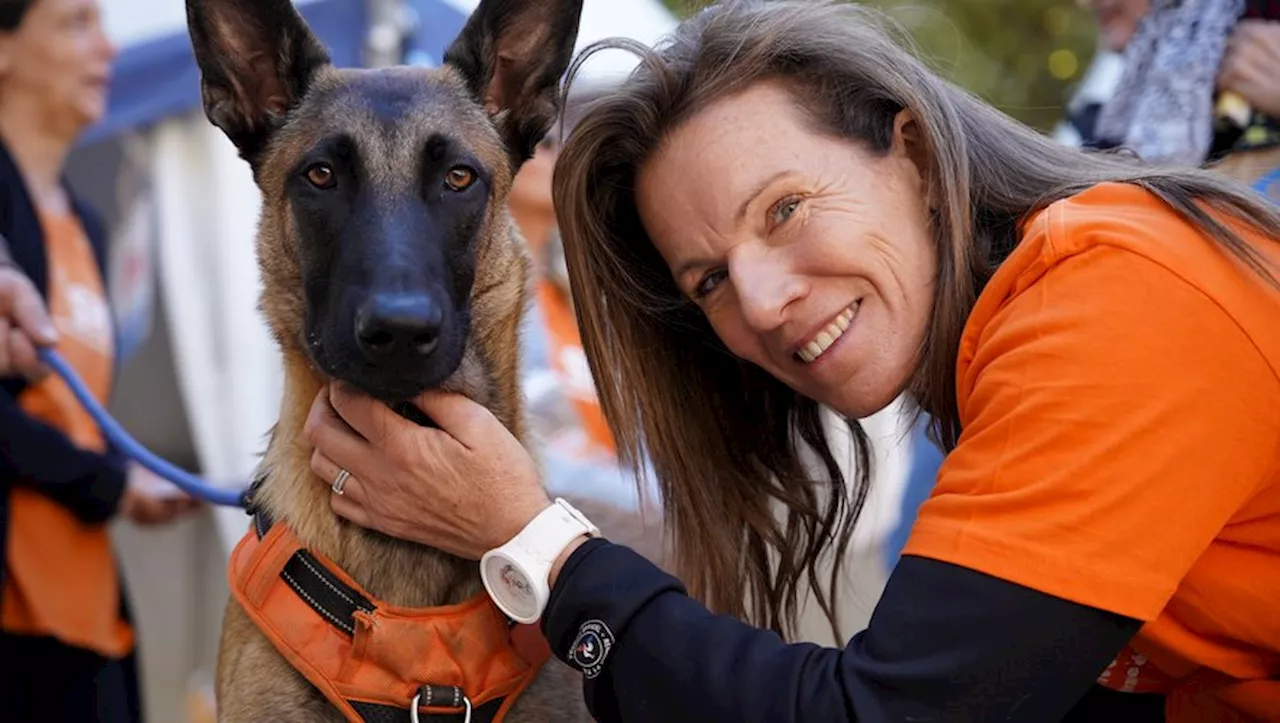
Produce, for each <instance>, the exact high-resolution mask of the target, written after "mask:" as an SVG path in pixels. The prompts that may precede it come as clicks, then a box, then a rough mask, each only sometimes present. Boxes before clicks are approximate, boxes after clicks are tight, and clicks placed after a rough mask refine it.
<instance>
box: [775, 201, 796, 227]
mask: <svg viewBox="0 0 1280 723" xmlns="http://www.w3.org/2000/svg"><path fill="white" fill-rule="evenodd" d="M799 208H800V199H798V198H785V199H783V200H781V201H779V202H778V203H776V204H775V205H774V207H773V208H772V209H770V211H769V220H770V221H771V222H772V223H773V224H774V225H775V226H776V225H778V224H781V223H784V222H785V221H786V220H787V219H789V218H791V216H792V215H794V214H795V212H796V210H797V209H799Z"/></svg>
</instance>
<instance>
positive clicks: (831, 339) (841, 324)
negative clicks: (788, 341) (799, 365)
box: [796, 304, 858, 364]
mask: <svg viewBox="0 0 1280 723" xmlns="http://www.w3.org/2000/svg"><path fill="white" fill-rule="evenodd" d="M857 308H858V305H857V304H854V305H853V306H850V307H849V308H847V309H845V310H844V311H842V312H840V316H837V317H836V318H835V320H834V321H832V322H831V323H830V324H827V327H826V328H825V329H823V330H822V331H820V332H818V335H817V336H815V337H814V338H813V341H810V342H809V343H808V344H805V345H804V347H803V348H801V349H800V351H798V352H796V356H798V357H800V361H803V362H804V363H805V364H809V363H811V362H813V361H814V360H815V359H817V358H818V357H820V356H822V353H823V352H825V351H826V350H827V349H830V348H831V345H832V344H834V343H836V340H837V339H839V338H840V337H842V336H844V332H845V331H846V330H847V329H848V328H849V324H851V323H853V314H854V312H855V311H857Z"/></svg>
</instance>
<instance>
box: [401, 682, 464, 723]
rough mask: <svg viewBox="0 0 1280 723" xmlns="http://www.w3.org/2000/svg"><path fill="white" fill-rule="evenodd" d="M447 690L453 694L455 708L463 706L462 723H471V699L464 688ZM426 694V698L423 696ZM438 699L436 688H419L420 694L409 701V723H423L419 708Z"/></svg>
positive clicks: (429, 685)
mask: <svg viewBox="0 0 1280 723" xmlns="http://www.w3.org/2000/svg"><path fill="white" fill-rule="evenodd" d="M447 690H448V691H449V692H451V693H452V694H453V707H454V708H457V707H458V706H462V709H463V714H462V723H471V699H470V698H468V697H467V695H466V694H465V693H463V692H462V688H459V687H458V686H456V685H454V686H450V687H449V688H448V689H447ZM424 693H425V694H426V695H425V696H424V695H423V694H424ZM424 697H425V698H426V702H425V703H423V701H422V699H423V698H424ZM436 697H437V696H436V686H433V685H431V684H427V685H423V686H422V687H421V688H418V692H417V693H414V695H413V700H411V701H409V722H410V723H421V722H420V721H419V720H418V706H421V705H427V706H430V705H431V704H432V703H433V702H434V700H435V699H436Z"/></svg>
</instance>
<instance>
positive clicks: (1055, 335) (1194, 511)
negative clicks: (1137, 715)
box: [905, 184, 1280, 721]
mask: <svg viewBox="0 0 1280 723" xmlns="http://www.w3.org/2000/svg"><path fill="white" fill-rule="evenodd" d="M1246 233H1247V232H1246ZM1246 238H1247V240H1248V242H1249V243H1250V245H1251V246H1252V247H1253V248H1254V249H1256V250H1257V251H1259V252H1261V254H1263V255H1264V256H1265V257H1266V258H1267V259H1268V260H1269V261H1270V262H1271V264H1272V265H1273V274H1274V275H1276V276H1280V240H1275V239H1269V238H1265V237H1262V236H1258V235H1256V234H1252V235H1246ZM956 382H957V386H958V390H957V399H958V404H959V411H960V418H961V423H962V429H963V432H962V434H961V437H960V440H959V443H958V444H957V446H956V448H955V449H954V450H953V451H952V452H951V453H950V454H949V455H948V456H947V458H946V459H945V460H944V462H943V464H942V467H941V468H940V470H939V473H938V480H937V485H936V487H935V489H934V491H933V493H932V496H931V497H930V498H929V499H928V500H927V501H926V502H925V503H924V504H923V505H922V506H921V509H920V511H919V517H918V518H917V521H916V523H915V525H914V527H913V529H912V533H911V537H910V539H909V541H908V543H907V545H906V548H905V554H912V555H919V556H924V557H930V558H936V559H939V560H944V561H947V562H951V563H954V564H958V565H963V566H966V567H969V568H973V569H977V570H980V571H982V572H985V573H987V574H990V575H994V576H996V577H1000V578H1003V579H1006V580H1009V581H1012V582H1015V583H1018V584H1021V585H1025V586H1028V587H1031V588H1034V589H1036V590H1040V591H1043V592H1046V593H1048V594H1051V595H1055V596H1058V597H1061V598H1065V599H1067V600H1071V601H1074V602H1077V603H1081V604H1085V605H1091V606H1094V607H1098V608H1102V609H1105V610H1109V611H1112V612H1115V613H1118V614H1121V615H1125V616H1129V617H1133V618H1137V619H1141V620H1144V621H1146V624H1145V625H1144V626H1143V628H1142V630H1141V632H1140V633H1139V634H1138V636H1137V637H1136V638H1135V639H1134V641H1133V643H1132V645H1131V648H1130V649H1129V650H1126V651H1125V653H1124V655H1122V656H1121V660H1118V661H1117V664H1116V665H1115V666H1113V667H1112V668H1111V669H1109V670H1108V671H1106V672H1104V675H1103V677H1102V678H1101V679H1100V682H1102V683H1103V684H1104V685H1108V686H1109V687H1113V688H1118V689H1126V688H1129V689H1141V690H1150V689H1156V690H1161V691H1162V692H1165V693H1168V694H1169V697H1168V702H1167V704H1166V711H1167V713H1168V716H1169V720H1170V721H1208V720H1212V721H1232V720H1256V719H1262V720H1280V679H1278V676H1280V289H1277V288H1276V287H1275V286H1272V285H1270V284H1269V283H1268V281H1267V280H1266V279H1265V278H1263V277H1262V276H1261V275H1259V274H1257V273H1256V272H1254V271H1252V270H1250V269H1249V268H1247V267H1246V266H1244V265H1243V264H1242V263H1241V262H1240V261H1238V260H1237V259H1236V257H1235V256H1234V255H1231V254H1229V253H1228V252H1226V251H1225V250H1224V249H1222V248H1221V247H1220V246H1218V245H1217V243H1216V242H1215V241H1213V240H1212V239H1210V238H1208V237H1205V236H1203V235H1201V234H1200V233H1199V232H1198V231H1197V230H1196V229H1195V228H1194V227H1192V226H1190V225H1188V224H1187V223H1185V222H1183V221H1182V220H1181V219H1180V218H1179V217H1178V216H1177V215H1176V213H1175V212H1174V211H1173V210H1172V209H1171V208H1169V207H1168V206H1167V205H1165V204H1164V203H1163V202H1161V201H1160V200H1159V199H1158V198H1156V197H1155V196H1154V195H1151V194H1148V193H1147V192H1146V191H1144V190H1142V189H1139V188H1137V187H1134V186H1130V185H1122V184H1102V185H1099V186H1096V187H1094V188H1092V189H1089V190H1087V191H1085V192H1083V193H1080V194H1078V195H1076V196H1074V197H1072V198H1068V199H1065V200H1062V201H1059V202H1057V203H1054V204H1052V205H1051V206H1049V207H1048V208H1047V209H1045V210H1044V211H1042V212H1040V213H1039V214H1037V215H1036V216H1035V217H1034V218H1032V219H1031V220H1030V221H1029V222H1028V223H1027V225H1026V227H1025V235H1024V239H1023V241H1022V243H1021V244H1020V245H1019V246H1018V248H1017V249H1016V250H1015V251H1014V252H1013V253H1012V254H1011V255H1010V257H1009V258H1008V260H1007V261H1005V263H1004V264H1003V265H1002V266H1001V268H1000V269H999V270H998V271H997V272H996V274H995V276H994V277H993V278H992V279H991V281H990V283H989V284H988V285H987V287H986V289H985V290H984V291H983V293H982V295H981V297H980V298H979V299H978V302H977V304H976V305H975V307H974V309H973V312H972V314H971V316H970V318H969V320H968V323H967V325H966V327H965V330H964V334H963V337H962V339H961V342H960V349H959V358H958V362H957V368H956Z"/></svg>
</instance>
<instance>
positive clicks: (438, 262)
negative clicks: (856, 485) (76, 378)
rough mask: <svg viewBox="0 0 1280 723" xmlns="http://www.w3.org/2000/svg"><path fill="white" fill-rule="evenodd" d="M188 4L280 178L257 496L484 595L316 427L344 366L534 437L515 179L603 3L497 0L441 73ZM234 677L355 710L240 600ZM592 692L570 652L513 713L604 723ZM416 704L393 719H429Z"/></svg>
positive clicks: (255, 9) (237, 12)
mask: <svg viewBox="0 0 1280 723" xmlns="http://www.w3.org/2000/svg"><path fill="white" fill-rule="evenodd" d="M186 7H187V22H188V30H189V32H190V38H191V42H192V48H193V51H194V54H195V57H196V60H197V63H198V65H199V68H200V73H201V96H202V102H203V107H204V112H205V115H206V117H207V118H208V120H209V121H210V122H211V123H212V124H213V125H215V126H216V127H218V128H219V129H221V130H222V132H223V133H225V134H226V136H227V138H229V139H230V140H231V142H232V143H233V145H234V146H235V148H236V149H237V152H238V154H239V157H240V158H242V159H243V160H244V161H245V162H247V163H248V165H249V166H250V168H251V170H252V173H253V179H254V182H255V183H256V184H257V186H258V187H259V189H260V191H261V193H262V211H261V215H260V218H259V227H258V233H257V240H256V254H257V258H258V263H259V270H260V273H261V275H262V281H263V290H262V293H261V297H260V299H259V309H260V311H261V312H262V314H263V315H264V317H265V319H266V321H267V324H268V326H269V328H270V331H271V334H272V336H273V338H274V340H275V342H276V343H277V344H278V346H279V348H280V350H281V354H282V357H283V368H284V390H283V398H282V401H281V406H280V413H279V418H278V419H277V421H276V423H275V424H274V425H273V427H272V429H271V431H270V434H269V441H268V444H267V450H266V452H265V454H264V457H263V460H262V464H261V467H260V470H259V477H258V479H259V483H258V484H257V485H256V486H255V489H254V491H253V495H252V507H253V509H255V510H258V511H260V512H262V513H263V515H264V518H269V519H271V520H273V521H274V523H275V524H276V525H277V526H280V525H284V526H287V528H288V529H289V530H290V531H291V532H292V534H293V535H294V536H295V537H296V540H297V543H298V544H299V545H301V546H302V547H303V548H305V549H306V550H307V551H310V552H311V553H314V555H315V556H316V557H315V558H313V559H327V560H329V561H331V562H332V563H333V564H334V565H336V567H338V568H339V569H340V570H341V573H342V574H345V575H346V576H348V578H349V580H350V581H353V582H354V583H356V584H357V585H358V586H359V587H360V588H362V589H363V591H364V592H366V593H367V594H368V595H370V596H372V597H373V598H376V599H379V600H381V601H383V602H385V603H386V604H388V605H393V606H404V607H408V608H431V607H435V606H450V605H457V604H460V603H462V602H463V601H466V600H470V599H473V598H474V597H475V596H477V595H478V594H480V593H482V592H483V587H482V585H481V582H480V578H479V570H478V565H477V563H475V562H473V561H463V560H459V559H457V558H454V557H452V556H450V555H447V554H445V553H443V552H440V551H438V550H433V549H428V548H426V547H423V546H420V545H416V544H412V543H408V542H405V541H401V540H395V539H391V538H389V537H386V536H383V535H380V534H378V533H376V532H374V531H371V530H367V529H362V528H359V527H357V526H355V525H352V524H350V523H347V522H346V521H344V520H341V519H339V518H338V517H337V516H336V515H335V514H334V513H333V512H332V511H331V509H330V506H329V495H330V494H331V492H330V490H329V489H328V486H327V485H326V484H325V483H327V482H331V481H332V480H325V481H324V483H322V482H321V481H319V480H317V479H316V478H315V477H314V475H313V472H312V471H311V467H310V456H311V453H312V449H311V448H310V447H309V445H308V443H307V441H306V438H305V434H304V423H305V420H306V418H307V415H308V410H309V408H310V406H311V404H312V402H313V400H314V399H315V397H316V395H317V393H318V391H319V390H320V389H321V388H322V386H323V385H324V384H326V383H328V382H329V381H330V380H341V381H343V382H346V383H349V384H350V385H352V386H354V387H355V388H357V389H358V390H360V391H361V392H363V393H365V394H367V395H369V396H371V397H374V398H376V399H378V400H380V401H383V402H385V403H387V404H388V405H391V406H392V408H394V409H396V410H397V411H399V412H400V413H401V414H402V415H404V416H406V417H410V418H413V413H414V412H416V411H417V410H416V408H413V407H412V405H410V404H408V403H407V400H409V399H411V398H413V397H414V396H416V395H418V394H419V393H421V392H422V391H424V390H426V389H428V388H442V389H446V390H450V391H456V392H460V393H462V394H465V395H467V396H468V397H470V398H472V399H474V400H476V401H477V402H479V403H481V404H483V405H485V406H486V407H487V408H488V409H489V410H491V411H492V412H493V414H494V415H495V417H496V418H497V419H499V420H500V421H501V422H502V423H503V424H505V425H506V427H507V428H508V429H509V430H511V432H512V433H513V434H514V435H515V436H516V437H517V438H518V439H521V440H522V441H525V428H524V422H523V420H522V414H523V411H522V407H521V393H520V389H519V387H518V361H519V344H518V328H519V326H520V322H521V319H522V315H523V313H524V311H525V307H526V304H527V303H528V293H529V291H528V288H527V287H528V279H529V274H530V258H529V252H528V251H527V249H526V248H525V245H524V242H523V240H522V238H521V237H520V235H519V233H518V231H517V230H516V228H515V226H514V224H513V222H512V220H511V218H510V216H509V213H508V210H507V206H506V197H507V192H508V189H509V188H510V185H511V182H512V177H513V176H514V175H515V173H516V171H517V170H518V169H519V167H520V166H521V164H522V163H523V162H524V161H525V160H526V159H528V158H529V157H531V156H532V154H533V152H534V150H535V148H536V145H537V144H538V142H539V140H540V139H541V138H542V137H543V135H544V133H546V131H547V129H548V128H549V127H550V125H551V123H552V122H553V120H554V118H555V116H556V114H557V111H558V107H559V100H558V98H559V94H558V84H559V80H560V78H561V76H562V75H563V73H564V72H565V70H566V69H567V67H568V64H569V61H570V59H571V56H572V51H573V46H574V42H575V40H576V37H577V31H578V21H579V16H580V13H581V8H582V0H525V1H523V2H521V1H516V0H483V1H482V2H481V3H480V4H479V5H478V7H477V8H476V9H475V11H474V12H473V13H472V15H471V16H470V17H469V18H468V20H467V22H466V24H465V26H464V28H463V29H462V30H461V31H460V32H459V34H458V36H457V37H456V38H455V40H454V41H453V43H452V44H451V46H450V47H449V49H448V51H447V52H446V54H445V56H444V62H443V63H442V65H441V66H440V67H438V68H432V69H426V68H412V67H389V68H373V69H370V68H359V69H348V68H343V69H339V68H336V67H335V66H333V64H332V63H331V61H330V59H329V57H328V54H327V52H326V50H325V49H324V48H323V47H322V45H321V44H320V42H319V41H318V40H317V39H316V37H315V36H314V35H313V34H312V32H311V30H310V28H309V27H308V26H307V25H306V22H305V21H304V19H303V18H302V17H301V16H300V15H299V13H298V12H297V10H296V9H295V8H294V6H293V4H292V3H291V2H290V1H289V0H187V5H186ZM417 415H418V416H421V413H420V412H417ZM416 421H419V422H420V423H430V420H426V419H417V420H416ZM264 539H265V538H264ZM329 579H331V580H332V579H335V578H333V577H332V576H331V577H330V578H329ZM417 654H418V655H421V656H422V657H424V658H425V657H429V656H431V655H433V651H431V650H421V651H417ZM422 682H424V683H429V682H430V681H422ZM216 689H217V707H218V718H219V720H221V721H229V722H236V721H268V720H269V721H278V722H282V723H284V722H288V721H317V720H343V719H344V717H345V718H347V719H352V718H353V716H351V714H350V713H347V714H346V715H345V716H344V713H343V712H342V710H341V709H340V708H339V706H337V705H335V704H334V703H333V702H332V701H331V700H330V699H329V698H327V697H326V696H325V695H324V694H323V693H322V692H321V691H320V689H319V688H318V687H317V686H316V685H313V684H312V682H311V681H310V680H309V679H308V677H306V676H305V675H304V674H303V673H301V672H300V671H299V669H298V666H297V665H295V664H294V663H293V662H291V661H290V659H289V658H288V657H287V656H286V655H284V654H282V653H281V652H280V651H279V650H278V649H277V648H276V646H275V645H274V644H273V643H272V641H271V639H270V638H269V637H268V636H267V635H266V634H264V632H263V628H262V626H261V625H259V624H258V623H256V622H255V621H254V619H253V618H251V617H250V615H249V613H248V612H246V608H245V606H244V605H243V604H242V603H241V602H240V601H239V600H238V599H237V598H236V597H235V596H233V597H232V599H231V600H230V601H229V602H228V604H227V607H226V610H225V615H224V620H223V628H222V635H221V640H220V644H219V652H218V665H217V672H216ZM581 697H582V696H581V678H580V677H579V674H578V673H577V672H576V671H574V670H573V669H571V668H569V667H568V666H567V665H565V664H563V663H561V662H559V661H557V660H556V659H554V658H552V659H550V660H548V661H547V662H546V663H545V665H543V666H542V667H541V669H540V672H538V673H537V676H536V678H535V679H534V680H533V682H532V684H530V685H529V686H528V687H527V688H525V689H524V692H523V694H521V695H519V697H518V698H517V699H516V701H515V704H514V706H511V707H510V709H509V710H507V711H506V712H505V720H506V721H510V722H511V723H524V722H527V721H552V720H554V721H575V720H583V721H587V720H590V716H589V715H588V714H587V712H586V708H585V705H584V704H583V703H582V700H581ZM468 705H469V703H468ZM408 707H409V701H407V700H406V701H404V703H403V705H402V706H401V708H402V709H401V710H399V711H398V712H397V711H391V713H387V711H386V710H384V711H382V714H387V715H390V716H391V717H387V718H382V719H383V720H409V712H408V711H407V710H405V708H408ZM380 715H381V714H380ZM445 718H447V719H448V720H459V721H461V720H463V717H462V715H460V714H451V715H449V716H446V717H445ZM442 719H444V718H442ZM480 719H481V717H480V716H479V714H477V718H476V720H480Z"/></svg>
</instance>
